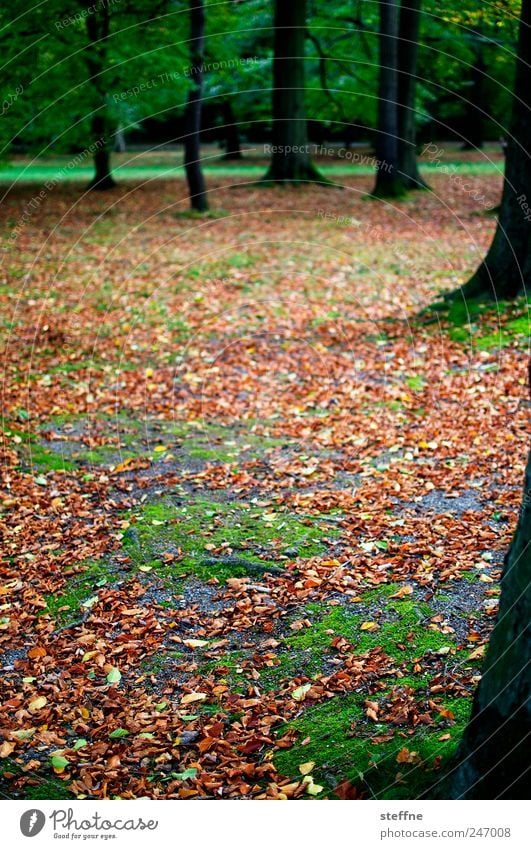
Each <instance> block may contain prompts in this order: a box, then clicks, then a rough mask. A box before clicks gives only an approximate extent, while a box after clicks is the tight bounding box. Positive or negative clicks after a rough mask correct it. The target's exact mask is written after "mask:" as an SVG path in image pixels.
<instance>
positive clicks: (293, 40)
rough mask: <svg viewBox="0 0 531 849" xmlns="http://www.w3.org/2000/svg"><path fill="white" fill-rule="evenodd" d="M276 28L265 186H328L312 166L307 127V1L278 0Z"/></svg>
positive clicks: (276, 5) (276, 1) (276, 0)
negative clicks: (272, 184)
mask: <svg viewBox="0 0 531 849" xmlns="http://www.w3.org/2000/svg"><path fill="white" fill-rule="evenodd" d="M274 26H275V35H274V41H275V44H274V52H275V55H274V60H273V133H272V151H271V164H270V166H269V170H268V172H267V174H266V175H265V177H264V179H263V181H262V182H263V183H266V184H267V183H305V182H309V181H318V182H326V181H325V179H324V178H323V177H321V176H320V174H319V172H318V171H317V169H316V168H315V166H314V165H313V164H312V162H311V159H310V154H309V144H308V133H307V127H306V111H305V108H304V41H305V34H306V0H289V2H287V0H275V20H274Z"/></svg>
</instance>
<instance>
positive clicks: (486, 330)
mask: <svg viewBox="0 0 531 849" xmlns="http://www.w3.org/2000/svg"><path fill="white" fill-rule="evenodd" d="M435 313H437V315H438V316H439V318H440V319H441V320H442V321H443V322H444V323H445V324H447V325H448V335H449V337H450V339H452V340H454V341H455V342H461V343H463V344H466V345H471V346H472V347H473V348H476V349H477V350H480V351H493V350H498V349H501V348H504V347H507V346H517V347H524V348H525V347H528V346H529V339H530V336H531V317H530V314H529V304H528V301H527V300H526V298H523V297H522V298H517V299H516V300H514V301H498V302H497V303H496V305H495V306H493V305H492V303H488V302H485V301H484V300H480V299H476V300H475V299H473V298H467V299H466V301H465V300H459V299H456V300H454V301H451V302H450V303H449V304H435V305H434V306H433V307H432V308H431V310H429V311H428V316H430V318H429V319H428V320H433V319H432V318H431V316H432V314H435Z"/></svg>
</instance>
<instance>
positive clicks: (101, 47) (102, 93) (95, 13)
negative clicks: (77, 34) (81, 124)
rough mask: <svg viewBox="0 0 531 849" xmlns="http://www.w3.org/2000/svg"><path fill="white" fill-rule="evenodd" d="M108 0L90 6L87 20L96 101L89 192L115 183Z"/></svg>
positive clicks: (89, 60) (105, 188) (113, 185)
mask: <svg viewBox="0 0 531 849" xmlns="http://www.w3.org/2000/svg"><path fill="white" fill-rule="evenodd" d="M109 23H110V16H109V0H102V2H101V3H98V4H95V5H94V6H90V8H89V9H88V14H87V18H86V26H87V38H88V47H87V50H86V52H85V56H86V62H87V69H88V73H89V79H90V81H91V83H92V85H93V87H94V93H95V97H96V99H97V101H98V103H97V106H96V109H95V111H94V114H93V116H92V121H91V124H92V135H93V145H94V147H95V150H94V177H93V179H92V180H91V181H90V183H89V185H88V188H89V189H96V190H97V191H105V190H107V189H113V188H114V187H115V186H116V183H115V182H114V180H113V177H112V175H111V150H112V145H113V140H114V131H115V128H114V127H113V126H112V124H111V121H110V116H109V110H108V104H107V92H106V90H105V85H104V82H103V76H102V75H103V74H104V72H105V69H106V67H107V42H108V39H109Z"/></svg>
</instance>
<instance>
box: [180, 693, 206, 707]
mask: <svg viewBox="0 0 531 849" xmlns="http://www.w3.org/2000/svg"><path fill="white" fill-rule="evenodd" d="M206 697H207V694H206V693H187V694H186V696H183V697H182V699H181V704H182V705H189V704H191V703H192V702H201V701H203V699H206Z"/></svg>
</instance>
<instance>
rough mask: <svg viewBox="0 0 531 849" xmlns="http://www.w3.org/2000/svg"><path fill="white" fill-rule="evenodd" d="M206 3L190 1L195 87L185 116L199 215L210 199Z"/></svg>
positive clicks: (189, 172)
mask: <svg viewBox="0 0 531 849" xmlns="http://www.w3.org/2000/svg"><path fill="white" fill-rule="evenodd" d="M204 6H205V4H204V2H203V0H190V58H191V64H192V70H191V72H190V79H191V81H192V88H191V89H190V93H189V94H188V102H187V104H186V113H185V134H186V135H185V141H184V168H185V171H186V179H187V181H188V189H189V191H190V205H191V207H192V209H194V210H196V211H197V212H206V211H207V209H208V200H207V194H206V188H205V180H204V177H203V170H202V168H201V151H200V139H201V105H202V96H203V70H202V67H201V66H202V62H203V49H204V43H205V7H204Z"/></svg>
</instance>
